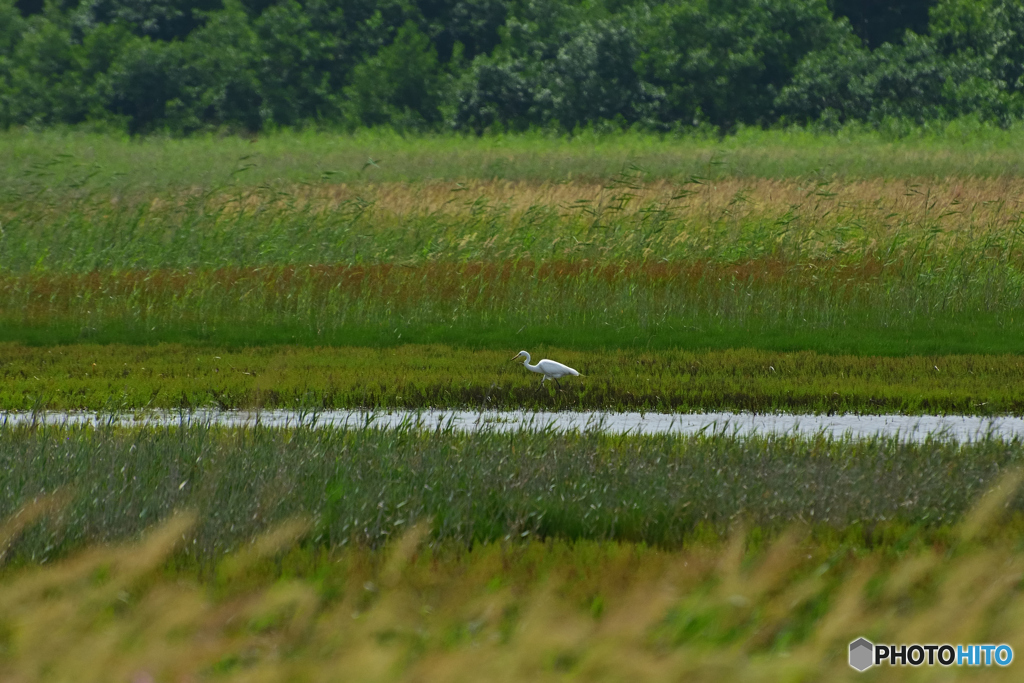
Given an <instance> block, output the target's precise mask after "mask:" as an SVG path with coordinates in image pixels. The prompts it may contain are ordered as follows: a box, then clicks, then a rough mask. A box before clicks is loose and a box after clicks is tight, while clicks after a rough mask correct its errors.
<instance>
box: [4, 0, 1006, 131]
mask: <svg viewBox="0 0 1024 683" xmlns="http://www.w3.org/2000/svg"><path fill="white" fill-rule="evenodd" d="M964 115H971V116H975V117H977V118H979V119H984V120H992V121H998V122H1001V123H1007V122H1010V121H1013V120H1016V119H1019V118H1021V117H1022V116H1024V4H1022V3H1021V2H1020V0H897V1H896V2H890V3H884V2H864V3H853V2H849V1H847V0H719V1H712V0H46V2H42V3H40V2H31V1H30V0H0V126H2V127H8V126H12V125H30V126H49V125H60V124H71V125H77V124H83V123H95V122H99V123H100V124H102V125H108V126H109V125H115V126H123V127H124V128H125V129H126V130H128V131H129V132H131V133H133V134H134V133H147V132H155V131H169V132H172V133H176V134H187V133H189V132H192V131H197V130H207V129H213V128H219V127H225V128H227V129H233V130H249V131H254V130H260V129H262V128H265V127H267V126H272V127H273V126H302V125H308V124H316V125H327V126H342V127H353V126H380V125H384V126H391V127H394V128H398V129H405V130H441V129H445V128H449V129H450V128H454V129H456V130H470V131H476V132H483V131H486V130H488V129H512V130H521V129H526V128H530V127H555V128H558V129H561V130H574V129H576V128H578V127H586V126H599V127H600V126H615V127H623V126H642V127H645V128H649V129H657V130H669V129H680V128H686V127H689V126H694V125H697V126H711V127H713V128H715V129H717V130H720V131H728V130H731V129H733V128H734V127H736V126H739V125H760V126H767V125H773V124H775V123H777V122H780V121H781V122H792V123H812V122H817V123H819V124H822V125H826V126H829V125H840V124H842V123H844V122H847V121H863V122H868V123H871V124H875V125H883V124H885V122H887V121H892V120H901V121H902V120H910V121H924V120H933V119H950V118H954V117H960V116H964ZM886 125H887V124H886Z"/></svg>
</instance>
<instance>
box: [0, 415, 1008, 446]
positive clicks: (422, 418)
mask: <svg viewBox="0 0 1024 683" xmlns="http://www.w3.org/2000/svg"><path fill="white" fill-rule="evenodd" d="M33 422H34V423H36V424H50V425H61V424H68V425H84V424H92V425H100V424H116V425H122V426H131V425H153V426H161V425H176V424H197V423H199V424H213V425H221V426H226V427H247V426H248V427H251V426H254V425H257V424H259V425H262V426H265V427H298V426H306V427H312V428H323V427H364V426H373V427H380V428H388V427H391V428H393V427H402V426H406V427H415V428H419V429H429V430H434V429H439V428H440V429H448V428H450V429H454V430H458V431H477V430H481V429H490V430H495V431H516V430H522V429H531V430H543V429H549V430H554V431H572V430H581V431H584V430H600V431H603V432H607V433H609V434H626V433H631V434H701V433H703V434H727V435H737V436H745V435H751V434H762V435H764V434H790V435H800V436H814V435H816V434H822V435H824V436H831V437H835V438H842V437H850V438H866V437H872V436H887V437H897V438H900V439H902V440H907V441H923V440H925V439H926V438H928V437H934V438H942V439H950V440H956V441H974V440H977V439H981V438H988V437H995V438H1002V439H1014V438H1021V439H1024V419H1022V418H1019V417H973V416H964V415H944V416H935V415H792V414H785V413H768V414H755V413H727V412H722V413H672V414H666V413H616V412H605V411H587V412H569V411H565V412H529V411H469V410H437V411H434V410H427V411H411V410H393V411H365V410H330V411H323V412H298V411H291V410H266V411H260V412H256V411H252V412H248V411H213V410H210V411H194V412H181V413H179V412H172V411H149V412H143V413H121V414H110V413H90V412H56V411H54V412H42V413H19V412H11V413H0V426H3V425H16V424H32V423H33Z"/></svg>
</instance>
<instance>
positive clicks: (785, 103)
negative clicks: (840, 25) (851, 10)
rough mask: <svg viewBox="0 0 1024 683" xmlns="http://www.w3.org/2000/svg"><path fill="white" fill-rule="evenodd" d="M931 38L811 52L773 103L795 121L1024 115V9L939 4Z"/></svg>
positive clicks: (1002, 4)
mask: <svg viewBox="0 0 1024 683" xmlns="http://www.w3.org/2000/svg"><path fill="white" fill-rule="evenodd" d="M931 28H932V30H931V33H930V35H928V36H920V35H918V34H916V33H913V32H911V31H908V32H907V33H906V34H905V35H904V37H903V40H902V41H901V42H900V43H884V44H883V45H881V46H880V47H878V48H877V49H875V50H868V49H867V48H866V47H864V46H863V45H861V44H859V43H858V42H857V41H856V40H850V39H847V40H844V41H841V42H837V43H834V44H832V45H830V46H828V47H827V48H826V49H824V50H820V51H817V52H815V53H812V54H809V55H808V56H807V57H806V58H805V59H804V60H803V62H802V63H801V64H800V65H799V67H798V68H797V70H796V73H795V74H794V77H793V79H792V81H791V82H790V84H789V85H787V86H786V87H785V88H784V89H783V91H782V93H781V94H780V96H779V97H778V99H777V101H776V104H777V105H778V109H779V111H781V112H784V113H785V114H787V115H788V116H790V117H791V118H792V119H794V120H797V121H813V120H825V121H826V122H829V123H841V122H843V121H849V120H860V121H869V122H874V123H880V122H882V121H884V120H886V119H907V120H913V121H917V122H923V121H927V120H936V119H938V120H943V119H951V118H956V117H960V116H965V115H971V116H977V117H979V118H982V119H990V120H996V121H1002V122H1007V121H1009V120H1012V119H1015V118H1019V117H1020V116H1021V114H1022V112H1024V82H1022V68H1024V6H1022V5H1020V4H1019V3H1018V2H1016V0H981V1H980V2H976V1H974V0H943V2H940V3H939V5H937V6H936V7H935V8H934V9H933V11H932V25H931Z"/></svg>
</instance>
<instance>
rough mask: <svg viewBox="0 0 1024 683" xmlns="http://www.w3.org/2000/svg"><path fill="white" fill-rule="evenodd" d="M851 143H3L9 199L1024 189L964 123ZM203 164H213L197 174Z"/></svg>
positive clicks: (469, 139)
mask: <svg viewBox="0 0 1024 683" xmlns="http://www.w3.org/2000/svg"><path fill="white" fill-rule="evenodd" d="M909 132H910V133H911V134H910V135H908V136H906V137H904V138H902V139H894V138H893V137H891V136H887V135H886V134H885V133H878V132H874V131H857V130H855V129H853V128H851V129H847V130H846V131H844V132H841V133H839V134H815V133H813V132H808V131H800V130H790V131H761V130H757V129H748V130H744V131H743V132H741V133H740V134H738V135H733V136H729V137H726V138H723V139H717V138H710V139H701V138H699V137H678V138H677V137H673V136H660V135H645V134H636V133H628V134H611V135H595V134H589V133H585V134H582V135H577V136H574V137H571V138H570V137H563V136H555V135H548V134H543V133H538V134H528V135H508V136H485V137H481V138H477V137H473V136H466V137H463V136H454V135H447V136H427V137H415V138H413V137H406V136H400V135H395V134H389V133H386V132H381V131H366V132H363V133H360V134H356V135H338V134H332V133H326V132H323V133H322V132H316V131H312V130H309V131H304V132H287V131H285V132H281V133H275V134H264V135H261V136H259V137H253V138H241V137H231V136H214V135H210V136H194V137H190V138H184V139H172V138H166V137H160V136H153V137H148V138H134V139H132V138H129V137H127V136H117V135H111V134H88V133H78V132H69V133H61V132H57V131H44V132H36V131H28V130H11V131H6V132H4V133H2V134H0V158H2V159H3V160H4V163H3V165H2V166H0V185H3V186H6V187H10V186H11V185H12V184H16V183H20V182H21V181H23V180H24V179H25V178H45V179H47V182H49V183H50V184H51V185H65V186H67V185H74V186H79V187H97V186H111V187H114V188H116V189H125V188H140V187H141V188H149V189H156V190H163V189H166V188H168V187H179V188H180V187H194V186H211V185H216V184H222V183H234V184H243V185H260V184H265V183H274V182H279V181H282V180H283V181H285V182H306V183H309V182H320V181H322V180H325V179H327V180H332V181H337V182H365V181H367V180H375V181H411V182H419V181H422V180H436V179H446V180H466V179H474V178H482V179H491V178H500V179H510V180H541V181H545V180H555V181H563V180H566V179H571V178H608V177H610V176H613V175H614V174H616V173H619V172H621V171H622V170H623V169H626V168H629V167H630V166H633V165H638V166H642V167H644V168H645V169H647V171H648V172H649V173H650V174H651V175H652V176H653V177H657V178H672V179H686V178H689V177H690V176H692V175H701V176H718V177H726V176H734V177H761V178H794V177H799V178H808V177H813V178H833V177H840V178H874V177H879V178H899V177H919V178H944V177H949V176H962V177H978V176H983V177H1000V176H1010V177H1015V176H1017V177H1019V176H1021V175H1022V174H1024V144H1022V143H1021V140H1022V137H1021V128H1020V126H1019V125H1017V126H1014V127H1011V128H1009V129H1005V130H1003V129H999V128H994V127H986V126H979V125H977V124H973V125H972V124H971V123H970V122H966V121H960V122H953V123H950V124H948V125H945V126H943V127H940V128H933V129H932V130H930V131H925V130H920V131H909ZM197 159H201V160H202V163H196V160H197Z"/></svg>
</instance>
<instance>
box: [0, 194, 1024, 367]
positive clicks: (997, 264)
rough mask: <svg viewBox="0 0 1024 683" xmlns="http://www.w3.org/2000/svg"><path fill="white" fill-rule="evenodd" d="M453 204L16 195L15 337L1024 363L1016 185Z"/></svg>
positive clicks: (1, 288)
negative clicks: (759, 352)
mask: <svg viewBox="0 0 1024 683" xmlns="http://www.w3.org/2000/svg"><path fill="white" fill-rule="evenodd" d="M418 189H419V190H423V194H425V195H426V196H425V197H420V196H419V195H418V194H417V192H418ZM453 189H455V190H458V188H445V187H437V186H431V187H420V188H417V186H401V187H397V188H394V187H391V188H382V187H376V188H369V189H368V190H367V193H368V197H369V198H367V197H363V196H362V194H359V193H356V194H353V193H352V191H350V190H346V189H344V188H342V189H340V190H333V189H331V187H329V186H322V187H314V188H311V189H309V190H308V191H307V190H302V191H299V190H296V191H294V192H290V193H283V194H282V193H279V192H272V191H269V190H260V191H256V192H244V193H239V194H237V195H235V196H233V197H232V196H231V195H224V194H223V193H214V194H203V193H200V194H198V195H196V196H194V197H190V196H185V197H177V198H176V197H175V196H171V197H167V198H164V199H158V198H153V199H150V200H147V201H146V202H142V203H138V202H134V203H133V202H130V201H128V202H124V203H121V202H115V201H114V200H112V199H110V198H109V197H107V198H97V197H92V196H91V195H90V196H87V197H86V198H84V199H73V198H72V199H71V200H68V199H67V197H63V198H61V197H58V196H54V197H53V198H52V202H51V204H48V203H47V202H49V201H50V199H46V198H45V197H44V198H43V199H40V200H39V201H36V200H35V199H19V200H17V201H15V202H14V203H12V204H10V205H9V214H10V215H9V216H8V217H7V218H5V219H4V227H3V235H2V237H0V267H2V268H3V273H2V275H0V321H2V323H3V324H2V327H0V338H2V339H5V340H8V341H25V342H30V343H36V344H54V343H71V342H76V341H90V340H91V341H95V342H115V341H131V342H134V343H156V342H160V341H180V342H188V341H191V342H196V343H213V344H217V343H220V344H234V345H238V344H276V343H293V344H306V345H370V346H390V345H396V344H402V343H445V344H451V345H457V346H463V347H476V348H494V347H495V346H497V345H501V346H502V347H505V346H506V344H508V343H509V341H510V340H512V339H515V341H516V342H517V343H518V344H519V345H520V346H523V345H535V344H550V345H557V346H562V347H574V348H591V349H594V348H622V347H630V348H689V349H698V348H735V347H737V346H751V347H755V348H767V349H773V350H796V349H809V350H816V351H820V352H831V353H862V354H874V355H901V354H903V355H905V354H923V353H971V352H977V353H1019V352H1021V351H1022V350H1024V349H1022V348H1021V344H1022V342H1021V339H1024V334H1021V332H1024V330H1022V329H1021V326H1022V325H1024V316H1022V315H1021V306H1022V304H1021V302H1022V301H1024V278H1022V275H1021V274H1022V272H1024V268H1022V263H1024V257H1022V254H1024V252H1022V249H1024V246H1022V245H1024V240H1022V239H1021V237H1022V227H1021V226H1022V223H1021V208H1020V207H1021V203H1020V202H1021V197H1020V195H1019V194H1013V193H1014V192H1017V193H1019V189H1018V188H1017V187H1016V185H1014V184H1013V183H1010V182H1006V181H973V182H966V181H964V182H960V181H948V182H944V183H940V184H938V185H935V186H934V187H932V186H928V187H920V186H917V185H912V184H911V185H908V184H906V183H896V184H886V183H881V184H878V183H860V184H858V183H851V184H845V185H832V184H828V183H825V184H821V183H810V184H807V183H804V184H801V183H776V182H774V181H773V182H770V183H764V182H762V183H760V184H756V183H755V184H754V185H753V186H751V187H749V188H746V187H745V186H743V185H742V184H738V183H737V182H736V181H729V182H723V183H722V184H721V185H719V184H715V185H707V184H703V183H696V184H689V185H683V186H678V187H672V186H669V185H664V184H662V185H654V186H643V185H637V184H636V183H635V182H634V181H633V180H629V179H626V180H623V181H622V182H621V183H619V184H618V185H614V184H613V186H608V187H600V186H594V185H592V184H590V185H587V184H582V185H573V186H569V187H563V186H553V185H551V186H539V187H534V186H529V187H517V186H506V185H500V184H498V185H494V184H491V185H487V184H484V185H482V186H479V187H474V188H472V191H473V192H482V193H483V194H476V195H469V198H467V197H466V196H464V195H463V194H462V193H461V190H459V191H457V192H453ZM748 190H749V191H748ZM673 192H674V193H675V194H672V193H673ZM503 193H504V194H503ZM1007 193H1010V195H1009V196H1005V195H1006V194H1007ZM1001 195H1004V196H1002V198H1001V199H1000V196H1001ZM452 197H454V198H452ZM574 197H575V199H573V198H574ZM492 199H493V200H494V201H492ZM68 201H70V204H69V203H68Z"/></svg>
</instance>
